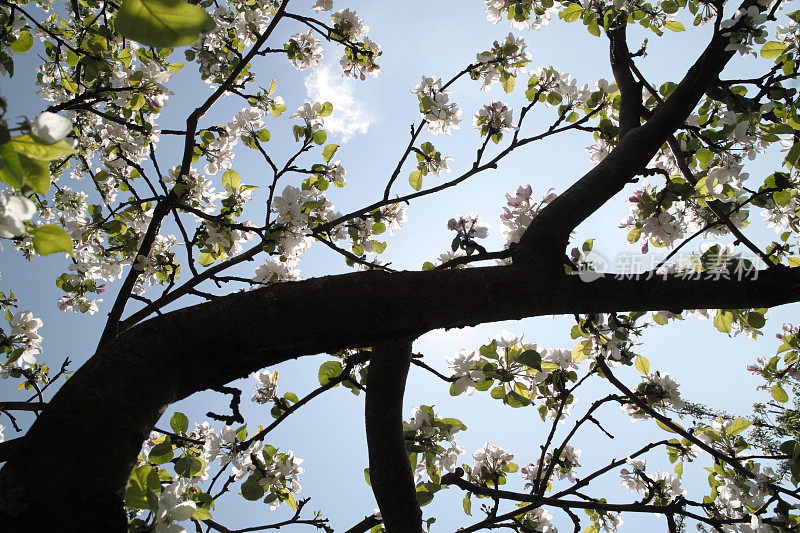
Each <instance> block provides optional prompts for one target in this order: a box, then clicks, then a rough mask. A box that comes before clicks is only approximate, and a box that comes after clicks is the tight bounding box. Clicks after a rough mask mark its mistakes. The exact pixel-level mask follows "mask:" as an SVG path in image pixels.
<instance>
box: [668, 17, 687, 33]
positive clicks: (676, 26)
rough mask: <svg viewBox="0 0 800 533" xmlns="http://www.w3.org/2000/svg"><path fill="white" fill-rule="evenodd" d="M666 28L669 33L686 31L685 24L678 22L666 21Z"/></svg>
mask: <svg viewBox="0 0 800 533" xmlns="http://www.w3.org/2000/svg"><path fill="white" fill-rule="evenodd" d="M664 27H665V28H667V29H668V30H669V31H686V28H684V27H683V24H681V23H680V22H678V21H677V20H668V21H666V22H665V23H664Z"/></svg>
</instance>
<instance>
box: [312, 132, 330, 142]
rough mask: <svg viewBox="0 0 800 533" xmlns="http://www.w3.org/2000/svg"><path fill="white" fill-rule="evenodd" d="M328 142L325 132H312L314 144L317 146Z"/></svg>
mask: <svg viewBox="0 0 800 533" xmlns="http://www.w3.org/2000/svg"><path fill="white" fill-rule="evenodd" d="M327 140H328V134H327V133H325V130H317V131H315V132H314V142H315V143H317V144H320V145H322V144H325V141H327Z"/></svg>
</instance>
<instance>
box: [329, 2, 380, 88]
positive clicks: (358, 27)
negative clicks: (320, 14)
mask: <svg viewBox="0 0 800 533" xmlns="http://www.w3.org/2000/svg"><path fill="white" fill-rule="evenodd" d="M331 20H332V22H333V31H332V32H331V34H332V37H333V38H334V39H336V40H338V41H341V42H345V41H346V42H348V43H349V45H348V46H345V49H344V55H343V56H342V59H341V61H340V62H339V63H340V64H341V66H342V73H343V74H344V75H345V76H349V77H351V78H357V79H361V80H364V79H366V76H367V75H370V76H373V77H375V76H377V75H378V74H379V73H380V70H381V69H380V67H379V66H378V64H377V63H376V61H377V59H378V58H379V57H380V56H381V54H382V53H383V52H381V47H380V46H379V45H378V43H376V42H375V41H373V40H372V39H370V38H369V37H367V34H368V33H369V26H366V25H365V24H364V21H363V20H361V19H360V18H358V15H357V14H356V13H355V12H353V11H350V10H349V9H342V10H340V11H337V12H336V13H334V14H333V15H331Z"/></svg>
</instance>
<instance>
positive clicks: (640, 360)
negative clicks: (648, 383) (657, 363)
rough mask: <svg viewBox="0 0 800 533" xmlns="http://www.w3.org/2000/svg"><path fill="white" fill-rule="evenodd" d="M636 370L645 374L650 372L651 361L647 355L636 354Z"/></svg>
mask: <svg viewBox="0 0 800 533" xmlns="http://www.w3.org/2000/svg"><path fill="white" fill-rule="evenodd" d="M636 370H638V371H639V372H641V373H642V374H644V375H645V376H646V375H647V374H649V373H650V361H648V360H647V358H646V357H642V356H641V355H637V356H636Z"/></svg>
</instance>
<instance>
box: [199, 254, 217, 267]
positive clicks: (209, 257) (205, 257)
mask: <svg viewBox="0 0 800 533" xmlns="http://www.w3.org/2000/svg"><path fill="white" fill-rule="evenodd" d="M216 260H217V258H216V257H214V255H213V254H209V253H207V252H202V253H201V254H200V257H198V258H197V262H198V263H200V264H201V265H203V266H204V267H207V266H208V265H210V264H211V263H213V262H214V261H216Z"/></svg>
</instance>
